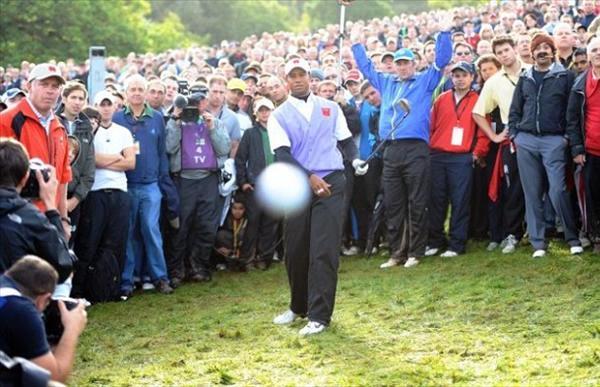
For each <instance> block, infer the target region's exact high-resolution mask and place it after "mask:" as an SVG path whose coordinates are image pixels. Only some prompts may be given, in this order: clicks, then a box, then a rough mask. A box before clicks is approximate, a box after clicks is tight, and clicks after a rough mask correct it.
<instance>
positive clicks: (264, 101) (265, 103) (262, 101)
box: [254, 98, 275, 113]
mask: <svg viewBox="0 0 600 387" xmlns="http://www.w3.org/2000/svg"><path fill="white" fill-rule="evenodd" d="M261 107H266V108H269V110H274V109H275V105H273V102H271V100H270V99H268V98H259V99H258V101H255V102H254V113H257V112H258V110H259V109H260V108H261Z"/></svg>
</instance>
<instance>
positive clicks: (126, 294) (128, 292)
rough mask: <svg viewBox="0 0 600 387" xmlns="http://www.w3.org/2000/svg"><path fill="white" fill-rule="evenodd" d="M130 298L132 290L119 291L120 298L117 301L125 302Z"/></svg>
mask: <svg viewBox="0 0 600 387" xmlns="http://www.w3.org/2000/svg"><path fill="white" fill-rule="evenodd" d="M131 296H133V289H128V290H121V296H120V297H119V299H120V300H121V301H127V300H129V299H130V298H131Z"/></svg>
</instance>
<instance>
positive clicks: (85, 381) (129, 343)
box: [71, 243, 600, 386]
mask: <svg viewBox="0 0 600 387" xmlns="http://www.w3.org/2000/svg"><path fill="white" fill-rule="evenodd" d="M469 250H470V251H472V253H470V254H467V255H464V256H460V257H457V258H452V259H442V258H434V259H428V260H425V261H423V262H422V263H421V264H420V265H419V266H417V267H415V268H412V269H404V268H393V269H388V270H387V271H383V270H380V269H379V268H378V266H379V264H380V263H381V262H382V261H383V260H384V259H385V258H384V257H375V258H374V259H371V260H366V259H364V258H351V259H346V258H344V259H343V260H342V264H341V267H340V275H339V284H338V296H337V304H336V309H335V313H334V316H333V323H332V325H331V327H330V329H329V330H328V331H326V332H325V333H323V334H321V335H318V336H314V337H310V338H299V337H298V335H297V332H298V330H299V329H300V328H301V327H302V326H303V322H297V323H294V324H292V325H291V326H287V327H278V326H274V325H273V324H271V320H272V318H273V317H274V316H275V315H276V314H277V313H279V312H281V311H283V310H285V309H286V307H287V305H288V297H289V295H288V294H289V290H288V286H287V279H286V275H285V270H284V268H283V266H282V265H277V266H276V267H275V268H274V269H272V270H269V271H267V272H257V271H253V272H250V273H245V274H244V273H219V274H217V275H216V277H215V279H214V280H213V282H211V283H208V284H188V285H184V286H183V287H181V288H179V289H177V290H176V292H175V293H174V294H172V295H170V296H162V295H158V294H151V293H146V294H143V295H136V296H135V297H133V298H132V299H131V300H129V301H128V302H126V303H111V304H104V305H98V306H94V307H93V308H91V310H90V311H89V323H88V327H87V329H86V331H85V333H84V335H83V337H82V340H81V343H80V346H79V350H78V356H77V362H76V365H75V369H76V371H75V373H74V375H73V376H72V378H71V384H72V385H80V386H87V385H98V386H100V385H106V386H162V385H165V386H171V385H176V386H198V385H208V384H213V385H214V384H235V385H277V386H288V385H289V386H294V385H311V386H325V385H327V386H339V385H342V386H344V385H369V386H370V385H430V386H434V385H435V386H438V385H450V384H454V383H456V384H459V385H480V386H506V385H516V384H518V385H531V386H562V385H573V386H598V385H599V384H600V257H598V256H593V255H591V254H590V253H586V254H584V255H582V256H580V257H571V256H569V255H568V252H567V250H566V248H565V247H564V245H563V244H559V243H554V244H553V245H552V247H551V249H550V254H549V255H547V256H546V258H543V259H541V260H533V259H531V258H530V254H531V250H530V248H529V247H521V248H520V249H518V252H517V253H515V254H513V255H508V256H506V255H502V254H499V253H494V254H489V253H487V252H485V251H484V249H483V245H481V244H476V245H472V246H470V249H469Z"/></svg>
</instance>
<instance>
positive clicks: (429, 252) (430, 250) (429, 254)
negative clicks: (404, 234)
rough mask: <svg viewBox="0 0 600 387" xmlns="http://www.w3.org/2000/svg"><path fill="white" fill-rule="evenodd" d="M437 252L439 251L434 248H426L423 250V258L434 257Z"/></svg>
mask: <svg viewBox="0 0 600 387" xmlns="http://www.w3.org/2000/svg"><path fill="white" fill-rule="evenodd" d="M438 251H440V249H438V248H436V247H431V248H430V247H426V248H425V256H426V257H432V256H434V255H436V254H437V253H438Z"/></svg>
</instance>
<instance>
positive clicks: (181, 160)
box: [167, 93, 230, 286]
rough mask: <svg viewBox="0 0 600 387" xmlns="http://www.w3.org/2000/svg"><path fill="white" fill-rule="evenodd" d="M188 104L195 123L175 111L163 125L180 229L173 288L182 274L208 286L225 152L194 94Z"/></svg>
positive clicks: (224, 139)
mask: <svg viewBox="0 0 600 387" xmlns="http://www.w3.org/2000/svg"><path fill="white" fill-rule="evenodd" d="M189 98H190V102H191V103H193V104H195V105H196V106H197V108H198V114H199V115H198V118H197V121H195V122H194V121H189V120H190V119H191V117H190V118H187V117H183V116H182V111H183V110H182V109H180V108H177V107H176V108H175V109H174V111H173V117H172V118H171V119H170V120H169V122H168V123H167V152H168V154H169V160H170V170H171V173H172V174H173V175H174V176H175V177H174V178H175V184H176V186H177V189H178V191H179V198H180V201H181V207H180V214H179V218H180V222H181V225H180V228H179V230H178V232H177V235H176V237H175V240H174V242H173V256H172V257H169V272H170V274H171V277H172V278H171V279H172V281H173V285H174V286H179V284H180V283H181V281H182V280H183V279H184V278H185V277H186V274H187V277H188V278H189V279H190V280H192V281H195V282H202V281H210V280H211V274H210V270H209V261H210V256H211V253H212V249H213V245H214V242H215V237H216V234H217V228H218V227H219V216H220V213H221V211H220V210H221V208H222V202H221V200H219V199H220V196H219V190H218V185H219V179H218V177H217V171H218V167H219V166H220V165H219V164H220V163H219V162H220V161H221V162H222V160H223V158H225V157H227V154H228V153H229V150H230V140H229V137H228V135H227V130H226V129H225V126H224V124H223V122H222V121H220V120H218V119H215V118H214V116H213V115H212V114H211V113H210V112H208V111H207V105H208V103H209V102H208V101H207V99H206V95H205V94H203V93H195V94H192V95H191V96H190V97H189ZM184 120H186V121H184ZM186 269H187V271H188V273H186Z"/></svg>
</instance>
